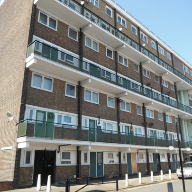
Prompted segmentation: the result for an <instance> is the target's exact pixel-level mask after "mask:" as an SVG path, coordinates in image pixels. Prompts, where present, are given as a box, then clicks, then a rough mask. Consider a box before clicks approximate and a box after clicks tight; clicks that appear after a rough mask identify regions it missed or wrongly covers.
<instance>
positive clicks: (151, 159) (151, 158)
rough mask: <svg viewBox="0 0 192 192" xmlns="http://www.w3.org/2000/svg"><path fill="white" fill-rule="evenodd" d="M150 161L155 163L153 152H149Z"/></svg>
mask: <svg viewBox="0 0 192 192" xmlns="http://www.w3.org/2000/svg"><path fill="white" fill-rule="evenodd" d="M149 162H151V163H153V154H152V153H149Z"/></svg>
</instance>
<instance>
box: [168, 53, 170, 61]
mask: <svg viewBox="0 0 192 192" xmlns="http://www.w3.org/2000/svg"><path fill="white" fill-rule="evenodd" d="M167 59H169V60H170V61H171V54H170V53H167Z"/></svg>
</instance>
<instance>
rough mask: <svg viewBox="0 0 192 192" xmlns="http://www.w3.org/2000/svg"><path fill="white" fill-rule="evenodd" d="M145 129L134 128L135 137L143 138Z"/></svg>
mask: <svg viewBox="0 0 192 192" xmlns="http://www.w3.org/2000/svg"><path fill="white" fill-rule="evenodd" d="M143 131H144V129H143V128H141V127H134V135H135V136H143Z"/></svg>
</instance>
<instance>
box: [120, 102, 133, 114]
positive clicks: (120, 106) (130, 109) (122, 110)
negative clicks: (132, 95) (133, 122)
mask: <svg viewBox="0 0 192 192" xmlns="http://www.w3.org/2000/svg"><path fill="white" fill-rule="evenodd" d="M121 103H125V109H122V107H121V106H120V107H121V110H122V111H126V112H131V103H130V102H126V101H122V102H121ZM127 104H129V106H130V110H127Z"/></svg>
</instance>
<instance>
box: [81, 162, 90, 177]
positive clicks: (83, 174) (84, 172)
mask: <svg viewBox="0 0 192 192" xmlns="http://www.w3.org/2000/svg"><path fill="white" fill-rule="evenodd" d="M89 168H90V166H89V165H81V177H82V178H83V177H89Z"/></svg>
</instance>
